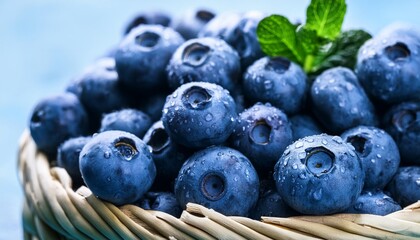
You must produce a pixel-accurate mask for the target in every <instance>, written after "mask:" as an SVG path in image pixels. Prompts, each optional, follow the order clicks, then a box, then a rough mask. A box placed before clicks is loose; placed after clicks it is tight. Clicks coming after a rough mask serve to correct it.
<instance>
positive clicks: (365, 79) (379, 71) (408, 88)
mask: <svg viewBox="0 0 420 240" xmlns="http://www.w3.org/2000/svg"><path fill="white" fill-rule="evenodd" d="M418 52H420V31H419V30H416V29H414V28H411V27H408V26H407V25H391V26H389V27H386V28H385V29H384V30H383V31H382V32H381V33H379V34H378V35H377V36H375V37H374V38H372V39H370V40H368V41H366V42H365V44H364V45H363V46H362V47H361V48H360V49H359V52H358V55H357V64H356V73H357V76H358V77H359V80H360V83H361V84H362V85H363V87H364V88H365V90H366V92H367V93H369V94H370V95H372V97H374V98H375V99H378V100H380V101H383V102H386V103H399V102H403V101H408V100H413V99H420V94H419V92H420V75H419V74H418V69H419V67H420V55H418Z"/></svg>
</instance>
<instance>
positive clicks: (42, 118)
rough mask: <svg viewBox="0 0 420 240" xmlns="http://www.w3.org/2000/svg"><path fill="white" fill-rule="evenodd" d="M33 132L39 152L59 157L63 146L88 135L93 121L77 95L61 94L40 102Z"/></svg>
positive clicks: (30, 126)
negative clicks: (69, 141) (68, 141)
mask: <svg viewBox="0 0 420 240" xmlns="http://www.w3.org/2000/svg"><path fill="white" fill-rule="evenodd" d="M29 129H30V131H31V135H32V138H33V139H34V141H35V143H36V145H37V147H38V149H39V150H41V151H43V152H44V153H46V154H48V155H50V154H52V155H53V156H55V155H56V154H57V148H58V146H59V145H60V144H61V143H63V142H64V141H66V140H67V139H69V138H73V137H79V136H83V135H86V134H87V133H88V131H89V119H88V115H87V113H86V111H85V108H84V107H83V105H82V104H81V103H80V101H79V99H78V98H77V97H76V95H74V94H72V93H61V94H57V95H54V96H50V97H46V98H44V99H42V100H41V101H39V102H38V104H37V105H36V106H35V107H34V109H33V111H32V114H31V118H30V122H29Z"/></svg>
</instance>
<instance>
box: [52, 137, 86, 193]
mask: <svg viewBox="0 0 420 240" xmlns="http://www.w3.org/2000/svg"><path fill="white" fill-rule="evenodd" d="M90 139H91V137H76V138H70V139H68V140H67V141H65V142H64V143H63V144H61V145H60V147H58V150H57V166H58V167H62V168H64V169H66V171H67V173H68V174H69V176H70V178H71V180H72V184H73V185H72V187H73V189H77V188H79V187H80V186H82V185H83V179H82V174H81V173H80V167H79V155H80V152H81V151H82V149H83V147H84V146H85V145H86V143H87V142H88V141H89V140H90Z"/></svg>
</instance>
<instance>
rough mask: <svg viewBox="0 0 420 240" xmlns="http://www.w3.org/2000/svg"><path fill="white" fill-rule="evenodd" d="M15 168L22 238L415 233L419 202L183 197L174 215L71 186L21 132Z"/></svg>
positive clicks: (419, 225) (418, 233)
mask: <svg viewBox="0 0 420 240" xmlns="http://www.w3.org/2000/svg"><path fill="white" fill-rule="evenodd" d="M18 171H19V179H20V183H21V185H22V188H23V190H24V194H25V201H24V206H23V211H22V219H23V230H24V237H25V239H372V238H375V239H420V202H417V203H416V204H413V205H411V206H409V207H407V208H405V209H404V210H401V211H399V212H395V213H392V214H390V215H387V216H375V215H367V214H337V215H331V216H319V217H314V216H300V217H291V218H272V217H270V218H268V217H267V218H265V217H264V218H263V219H262V221H255V220H251V219H248V218H244V217H226V216H224V215H222V214H220V213H218V212H215V211H213V210H210V209H207V208H205V207H203V206H200V205H197V204H188V205H187V209H186V211H184V212H183V213H182V215H181V217H180V218H179V219H178V218H175V217H173V216H171V215H168V214H165V213H163V212H157V211H146V210H144V209H141V208H139V207H137V206H133V205H125V206H122V207H116V206H114V205H112V204H110V203H107V202H104V201H101V200H100V199H98V198H96V197H95V196H94V195H92V193H91V191H90V190H89V189H88V188H86V187H81V188H79V189H78V190H77V191H76V192H75V191H73V189H72V188H71V179H70V177H69V175H68V174H67V172H66V171H65V170H64V169H62V168H58V167H53V168H51V167H50V165H49V162H48V160H47V158H46V157H45V156H44V155H43V154H42V153H40V152H38V151H37V149H36V145H35V143H34V142H33V140H32V138H31V137H30V134H29V133H28V132H27V131H26V132H24V134H23V135H22V138H21V142H20V148H19V157H18Z"/></svg>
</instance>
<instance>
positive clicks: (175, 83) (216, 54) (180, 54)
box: [166, 38, 241, 92]
mask: <svg viewBox="0 0 420 240" xmlns="http://www.w3.org/2000/svg"><path fill="white" fill-rule="evenodd" d="M166 72H167V74H168V83H169V87H170V88H172V89H176V88H178V87H179V86H181V85H182V84H184V83H187V82H210V83H215V84H218V85H220V86H222V87H223V88H225V89H227V90H229V91H231V92H232V91H234V90H235V87H236V83H237V82H238V80H239V78H240V75H241V66H240V61H239V56H238V54H237V52H236V51H235V50H234V49H233V48H232V47H231V46H229V45H228V44H227V43H226V42H225V41H223V40H221V39H217V38H196V39H191V40H188V41H186V42H185V43H183V44H182V45H181V46H179V48H178V49H177V50H176V51H175V53H174V54H173V55H172V58H171V60H170V62H169V64H168V66H167V67H166Z"/></svg>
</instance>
